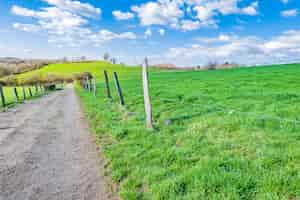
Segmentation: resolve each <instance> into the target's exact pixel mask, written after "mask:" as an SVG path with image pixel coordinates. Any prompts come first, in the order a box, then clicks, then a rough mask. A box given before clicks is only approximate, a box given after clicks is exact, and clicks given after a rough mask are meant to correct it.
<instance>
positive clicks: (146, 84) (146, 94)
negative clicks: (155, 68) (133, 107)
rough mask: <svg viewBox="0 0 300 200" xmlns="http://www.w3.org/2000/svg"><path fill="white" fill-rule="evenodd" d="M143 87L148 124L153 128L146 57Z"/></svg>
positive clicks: (146, 60)
mask: <svg viewBox="0 0 300 200" xmlns="http://www.w3.org/2000/svg"><path fill="white" fill-rule="evenodd" d="M142 75H143V88H144V104H145V112H146V126H147V128H149V129H152V128H153V125H152V108H151V100H150V93H149V79H148V59H147V58H145V61H144V63H143V72H142Z"/></svg>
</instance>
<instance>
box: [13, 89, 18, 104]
mask: <svg viewBox="0 0 300 200" xmlns="http://www.w3.org/2000/svg"><path fill="white" fill-rule="evenodd" d="M14 93H15V97H16V103H19V95H18V90H17V87H16V86H14Z"/></svg>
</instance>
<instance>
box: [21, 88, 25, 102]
mask: <svg viewBox="0 0 300 200" xmlns="http://www.w3.org/2000/svg"><path fill="white" fill-rule="evenodd" d="M22 91H23V100H24V101H25V100H26V91H25V87H24V86H23V87H22Z"/></svg>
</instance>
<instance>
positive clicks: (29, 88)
mask: <svg viewBox="0 0 300 200" xmlns="http://www.w3.org/2000/svg"><path fill="white" fill-rule="evenodd" d="M28 90H29V95H30V97H32V96H33V95H32V91H31V86H29V87H28Z"/></svg>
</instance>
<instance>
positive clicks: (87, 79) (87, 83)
mask: <svg viewBox="0 0 300 200" xmlns="http://www.w3.org/2000/svg"><path fill="white" fill-rule="evenodd" d="M86 85H87V89H88V91H89V92H90V91H91V82H90V78H89V77H88V76H87V77H86Z"/></svg>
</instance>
